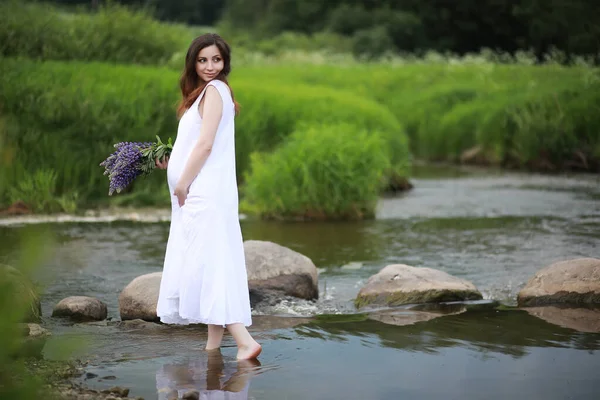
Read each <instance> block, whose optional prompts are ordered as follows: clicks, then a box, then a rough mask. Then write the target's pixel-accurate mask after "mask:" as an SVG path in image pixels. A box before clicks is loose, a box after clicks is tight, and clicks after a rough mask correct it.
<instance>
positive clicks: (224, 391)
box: [156, 350, 260, 400]
mask: <svg viewBox="0 0 600 400" xmlns="http://www.w3.org/2000/svg"><path fill="white" fill-rule="evenodd" d="M204 354H206V356H205V357H197V358H189V359H186V360H185V361H183V362H179V363H173V364H165V365H163V366H162V367H161V368H160V369H159V370H158V371H157V372H156V389H157V393H158V399H159V400H175V399H180V398H183V397H184V395H185V394H186V393H188V392H192V391H197V392H198V394H199V398H200V399H230V400H247V399H248V388H249V386H250V378H251V377H252V376H253V375H256V374H257V373H258V372H259V371H260V362H259V361H258V360H243V361H235V360H231V361H229V360H228V361H225V360H224V359H223V356H222V354H221V352H220V351H219V350H213V351H209V352H206V353H204Z"/></svg>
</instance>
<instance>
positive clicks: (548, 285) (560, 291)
mask: <svg viewBox="0 0 600 400" xmlns="http://www.w3.org/2000/svg"><path fill="white" fill-rule="evenodd" d="M517 301H518V303H519V306H538V305H545V304H573V305H576V304H600V260H599V259H597V258H578V259H574V260H567V261H560V262H557V263H554V264H552V265H549V266H548V267H546V268H543V269H541V270H539V271H538V272H537V273H536V274H535V275H534V276H533V278H531V279H530V280H529V282H527V284H526V285H525V287H524V288H523V289H522V290H521V291H520V292H519V295H518V296H517Z"/></svg>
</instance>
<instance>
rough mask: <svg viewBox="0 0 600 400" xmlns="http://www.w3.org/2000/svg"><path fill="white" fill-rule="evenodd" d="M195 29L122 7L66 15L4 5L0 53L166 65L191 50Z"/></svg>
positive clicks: (35, 6) (11, 2) (36, 6)
mask: <svg viewBox="0 0 600 400" xmlns="http://www.w3.org/2000/svg"><path fill="white" fill-rule="evenodd" d="M193 37H194V33H193V31H192V29H191V28H188V27H185V26H181V25H170V24H165V23H161V22H158V21H156V20H154V19H153V18H152V17H151V16H150V14H149V13H147V12H145V11H143V10H137V11H136V10H132V9H128V8H126V7H124V6H121V5H119V4H117V3H113V2H110V3H108V4H105V5H101V6H100V7H99V9H98V11H97V12H95V13H93V14H90V13H85V12H64V11H62V10H60V9H59V8H57V7H55V6H52V5H49V4H44V3H29V2H27V3H23V2H22V1H16V0H8V1H3V2H0V54H2V55H3V56H12V57H14V56H23V57H28V58H33V59H37V60H85V61H108V62H118V63H138V64H153V65H158V64H164V63H167V62H168V61H170V59H171V58H172V57H174V56H176V54H177V52H181V51H185V49H186V48H187V46H188V44H189V42H190V41H191V39H193Z"/></svg>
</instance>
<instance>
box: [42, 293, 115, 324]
mask: <svg viewBox="0 0 600 400" xmlns="http://www.w3.org/2000/svg"><path fill="white" fill-rule="evenodd" d="M106 315H107V308H106V304H104V303H103V302H101V301H100V300H98V299H96V298H93V297H87V296H71V297H67V298H65V299H62V300H61V301H59V302H58V304H57V305H56V306H54V309H53V310H52V316H53V317H67V318H70V319H72V320H74V321H102V320H104V319H106Z"/></svg>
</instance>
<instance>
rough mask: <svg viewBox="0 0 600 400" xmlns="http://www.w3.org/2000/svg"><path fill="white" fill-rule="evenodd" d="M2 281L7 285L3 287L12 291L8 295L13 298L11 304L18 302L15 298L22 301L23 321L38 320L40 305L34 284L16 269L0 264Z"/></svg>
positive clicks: (40, 311)
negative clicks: (24, 308)
mask: <svg viewBox="0 0 600 400" xmlns="http://www.w3.org/2000/svg"><path fill="white" fill-rule="evenodd" d="M4 283H6V285H7V286H6V287H5V289H8V290H10V291H12V294H10V295H9V296H8V297H9V298H11V299H13V300H14V301H13V304H15V305H16V304H18V303H17V300H20V301H23V302H24V303H23V304H24V306H25V307H26V310H25V315H24V316H23V322H39V321H40V318H41V316H42V305H41V302H40V297H39V296H38V294H37V291H36V290H35V287H34V285H33V284H32V283H31V282H30V281H29V280H28V279H27V278H26V277H25V275H23V274H22V273H21V272H20V271H19V270H18V269H16V268H14V267H11V266H10V265H5V264H0V284H4ZM2 286H4V285H2Z"/></svg>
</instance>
